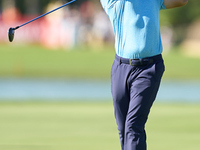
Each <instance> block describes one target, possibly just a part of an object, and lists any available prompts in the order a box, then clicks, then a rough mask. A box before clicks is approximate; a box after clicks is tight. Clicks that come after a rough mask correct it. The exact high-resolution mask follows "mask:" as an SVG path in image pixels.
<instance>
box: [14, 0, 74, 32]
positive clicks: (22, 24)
mask: <svg viewBox="0 0 200 150" xmlns="http://www.w3.org/2000/svg"><path fill="white" fill-rule="evenodd" d="M75 1H76V0H72V1H70V2H68V3H66V4H64V5H62V6H60V7H58V8H56V9H53V10H51V11H49V12H47V13H45V14H43V15H40V16H38V17H36V18H34V19H32V20H30V21H28V22H26V23H24V24H22V25H20V26H18V27H17V28H15V29H18V28H20V27H22V26H24V25H27V24H29V23H31V22H33V21H35V20H37V19H39V18H42V17H44V16H46V15H48V14H50V13H52V12H54V11H56V10H58V9H60V8H63V7H65V6H67V5H69V4H71V3H73V2H75Z"/></svg>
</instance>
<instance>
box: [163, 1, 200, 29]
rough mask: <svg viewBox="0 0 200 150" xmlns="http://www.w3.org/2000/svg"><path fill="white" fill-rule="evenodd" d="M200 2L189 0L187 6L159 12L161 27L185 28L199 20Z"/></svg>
mask: <svg viewBox="0 0 200 150" xmlns="http://www.w3.org/2000/svg"><path fill="white" fill-rule="evenodd" d="M199 7H200V1H199V0H189V2H188V4H187V5H185V6H183V7H179V8H174V9H168V10H162V11H160V22H161V25H169V24H170V25H171V26H173V27H178V26H182V25H183V26H185V25H186V26H187V25H189V24H191V23H192V22H193V21H195V20H196V19H198V18H200V9H199Z"/></svg>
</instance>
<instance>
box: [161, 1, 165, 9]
mask: <svg viewBox="0 0 200 150" xmlns="http://www.w3.org/2000/svg"><path fill="white" fill-rule="evenodd" d="M162 9H166V7H165V5H164V3H163V0H160V10H162Z"/></svg>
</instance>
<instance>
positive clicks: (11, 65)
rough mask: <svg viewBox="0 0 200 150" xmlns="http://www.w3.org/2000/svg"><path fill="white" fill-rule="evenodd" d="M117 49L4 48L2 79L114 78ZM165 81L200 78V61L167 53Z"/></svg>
mask: <svg viewBox="0 0 200 150" xmlns="http://www.w3.org/2000/svg"><path fill="white" fill-rule="evenodd" d="M114 55H115V54H114V49H113V47H112V46H108V47H95V48H93V47H77V48H74V49H72V50H68V51H66V50H62V49H59V50H57V51H55V50H54V51H53V50H47V49H45V48H43V47H41V46H37V45H29V46H28V45H12V44H9V45H5V44H4V45H3V44H1V45H0V76H1V77H61V78H62V77H63V78H69V77H70V78H72V77H73V78H75V77H77V78H106V79H108V78H110V69H111V66H112V62H113V60H114ZM164 60H165V66H166V71H165V74H164V78H178V79H180V78H182V79H200V68H199V64H200V59H198V58H191V57H187V56H185V55H183V54H182V53H180V51H175V52H171V53H169V54H164Z"/></svg>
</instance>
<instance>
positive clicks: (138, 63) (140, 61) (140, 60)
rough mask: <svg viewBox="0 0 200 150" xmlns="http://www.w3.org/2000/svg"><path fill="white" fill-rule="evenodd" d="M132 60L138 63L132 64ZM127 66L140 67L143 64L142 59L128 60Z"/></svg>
mask: <svg viewBox="0 0 200 150" xmlns="http://www.w3.org/2000/svg"><path fill="white" fill-rule="evenodd" d="M132 60H137V61H139V62H137V63H136V64H132ZM129 65H131V66H142V65H143V62H142V59H129Z"/></svg>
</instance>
